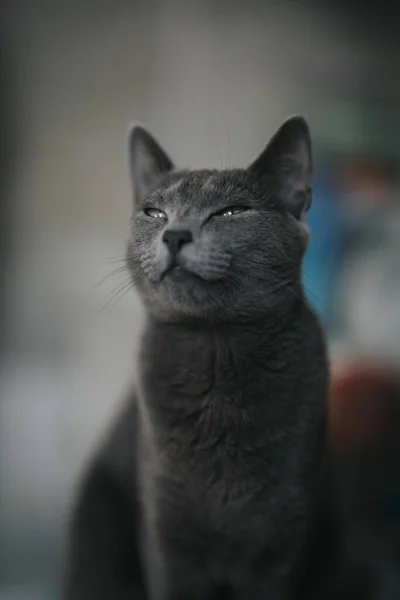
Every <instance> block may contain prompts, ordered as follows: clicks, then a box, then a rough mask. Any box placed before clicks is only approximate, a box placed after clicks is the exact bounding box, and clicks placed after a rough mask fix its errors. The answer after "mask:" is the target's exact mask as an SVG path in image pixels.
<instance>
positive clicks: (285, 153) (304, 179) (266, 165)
mask: <svg viewBox="0 0 400 600" xmlns="http://www.w3.org/2000/svg"><path fill="white" fill-rule="evenodd" d="M249 170H250V171H251V172H252V174H253V175H254V176H255V177H256V178H257V179H260V181H261V182H264V183H265V186H266V188H267V189H268V192H269V193H271V194H273V195H275V196H276V197H277V199H279V200H281V201H282V202H283V203H284V205H285V208H286V210H287V211H288V212H289V213H290V214H291V215H293V217H295V218H296V219H297V220H299V221H305V215H306V212H307V210H308V209H309V208H310V205H311V186H312V177H313V166H312V149H311V136H310V130H309V127H308V124H307V121H306V120H305V119H304V118H303V117H298V116H295V117H291V118H289V119H287V120H286V121H285V122H284V123H283V124H282V125H281V127H280V128H279V129H278V131H277V132H276V133H275V135H274V136H273V137H272V139H271V141H270V142H269V144H268V145H267V147H266V148H265V149H264V151H263V152H262V153H261V154H260V156H259V157H258V158H257V159H256V160H255V161H254V162H253V164H251V165H250V167H249Z"/></svg>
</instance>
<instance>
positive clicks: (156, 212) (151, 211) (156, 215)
mask: <svg viewBox="0 0 400 600" xmlns="http://www.w3.org/2000/svg"><path fill="white" fill-rule="evenodd" d="M144 214H145V215H147V216H148V217H152V218H153V219H166V218H167V213H165V212H164V211H163V210H160V209H159V208H145V209H144Z"/></svg>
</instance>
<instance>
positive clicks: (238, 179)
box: [158, 169, 250, 205]
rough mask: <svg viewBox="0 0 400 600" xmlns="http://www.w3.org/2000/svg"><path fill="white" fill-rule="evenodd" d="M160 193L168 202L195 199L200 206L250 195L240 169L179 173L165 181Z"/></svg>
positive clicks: (182, 201) (172, 174)
mask: <svg viewBox="0 0 400 600" xmlns="http://www.w3.org/2000/svg"><path fill="white" fill-rule="evenodd" d="M158 191H159V193H161V195H162V197H163V199H164V200H165V201H167V202H171V203H184V202H185V201H187V200H189V199H195V200H196V204H198V205H202V204H204V205H207V204H208V203H210V202H214V201H215V199H216V198H220V199H224V198H229V197H231V196H233V195H236V196H237V195H239V194H240V195H246V194H249V193H250V189H249V186H248V182H247V179H246V176H245V173H244V172H243V171H241V170H239V169H238V170H230V171H218V170H201V171H200V170H199V171H177V172H174V173H171V174H170V175H169V176H168V177H167V178H166V179H165V180H164V181H163V184H162V186H161V187H160V188H159V190H158Z"/></svg>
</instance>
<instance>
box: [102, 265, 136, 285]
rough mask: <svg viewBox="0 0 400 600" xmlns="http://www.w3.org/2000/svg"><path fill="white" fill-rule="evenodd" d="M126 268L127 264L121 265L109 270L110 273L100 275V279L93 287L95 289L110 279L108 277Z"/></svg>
mask: <svg viewBox="0 0 400 600" xmlns="http://www.w3.org/2000/svg"><path fill="white" fill-rule="evenodd" d="M127 269H128V266H127V265H123V266H122V267H118V268H117V269H114V270H113V271H111V273H108V274H107V275H105V276H104V277H102V279H100V281H98V282H97V283H96V285H95V286H94V289H97V288H98V287H100V286H101V285H102V284H103V283H104V282H105V281H107V280H108V279H110V277H114V276H115V275H118V273H123V272H124V271H126V270H127Z"/></svg>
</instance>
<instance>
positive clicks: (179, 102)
mask: <svg viewBox="0 0 400 600" xmlns="http://www.w3.org/2000/svg"><path fill="white" fill-rule="evenodd" d="M396 4H397V3H394V2H393V3H391V2H385V1H384V0H381V1H380V2H379V3H377V2H372V1H371V2H370V3H366V2H359V3H346V4H344V3H340V2H325V1H324V0H319V1H318V2H314V3H312V2H306V1H301V2H285V1H283V0H282V1H281V2H278V1H272V0H263V1H259V2H257V1H254V0H248V1H247V2H246V3H245V2H237V1H236V2H235V1H234V0H230V1H228V0H204V1H201V0H199V1H197V2H194V1H191V0H181V1H178V0H171V1H169V2H167V1H162V0H149V1H147V2H142V3H139V2H135V0H130V1H129V2H128V1H125V0H113V1H112V2H111V1H110V0H109V1H107V0H79V2H78V1H77V0H52V1H50V0H48V1H46V0H12V2H11V1H9V0H3V1H2V3H1V5H0V46H1V49H0V120H1V123H0V134H1V140H0V161H1V164H0V193H1V205H0V227H1V236H0V277H1V284H0V303H1V306H0V370H1V377H0V539H1V543H0V600H36V599H40V600H58V598H59V597H60V593H59V588H60V576H61V571H62V558H63V553H64V550H65V541H66V536H65V523H66V518H67V515H68V511H69V508H70V504H71V499H72V498H73V494H74V492H75V489H76V482H77V478H78V477H79V475H80V473H81V472H82V469H83V467H84V464H85V461H86V460H87V458H88V457H89V455H90V452H91V451H92V449H93V447H94V446H93V445H94V444H95V443H96V440H98V439H99V436H100V435H101V434H102V432H103V430H104V428H105V426H106V424H107V423H108V420H109V418H110V416H111V415H112V414H113V412H114V410H115V409H116V407H117V406H118V404H119V403H120V402H121V400H122V399H123V395H124V393H125V391H126V389H127V388H128V386H129V384H130V382H131V381H132V379H134V376H135V375H134V367H133V355H134V348H135V344H136V342H137V335H138V330H139V329H140V325H141V309H140V306H139V304H138V301H137V299H136V298H135V296H134V294H133V292H132V291H129V293H128V294H125V295H124V288H123V283H124V276H123V275H121V276H120V275H119V274H118V273H114V274H113V271H114V269H116V268H118V267H119V266H120V265H121V262H120V259H121V258H122V257H123V255H124V251H125V241H126V239H127V234H128V231H129V217H130V189H129V179H128V170H127V164H126V163H127V161H126V155H125V142H126V139H125V135H126V129H127V125H128V123H129V122H130V121H131V120H138V121H141V122H144V123H146V124H147V125H148V126H149V128H150V129H151V131H152V132H153V133H154V134H155V136H156V137H157V138H158V139H159V140H160V142H161V143H162V144H163V145H164V147H166V149H167V150H168V152H169V153H170V155H171V156H172V157H173V158H174V159H175V161H176V162H177V163H178V164H180V165H182V166H192V167H207V166H216V167H221V166H223V167H229V166H245V165H246V164H247V163H249V162H250V161H251V160H252V158H254V156H256V155H257V154H258V152H259V151H260V150H261V148H262V147H263V146H264V145H265V143H266V142H267V140H268V138H269V136H270V135H271V134H272V133H273V132H274V130H275V129H276V128H277V127H278V125H279V124H280V122H281V121H282V120H283V119H284V118H286V117H287V116H288V115H291V114H293V113H301V114H304V115H305V116H306V117H307V118H308V119H309V121H310V124H311V127H312V132H313V136H314V143H315V157H316V180H315V191H314V202H313V206H312V209H311V211H310V226H311V231H312V242H311V246H310V248H309V251H308V254H307V257H306V261H305V265H304V285H305V288H306V293H307V295H308V297H309V299H310V301H311V303H312V304H313V305H314V307H315V309H316V310H317V312H318V313H319V315H320V316H321V319H322V320H323V322H324V324H325V327H326V329H327V334H328V341H329V348H330V353H331V357H332V365H333V382H332V394H331V416H332V419H331V432H332V440H333V442H334V447H335V451H336V456H337V467H338V480H339V481H340V486H339V488H338V489H339V492H340V494H339V495H340V501H341V505H342V507H343V510H342V515H343V523H344V524H345V527H346V531H347V534H348V548H349V553H350V554H351V556H352V557H353V559H354V564H355V565H356V568H355V569H353V570H352V572H351V573H350V574H349V579H354V578H355V579H357V577H358V578H364V580H367V579H368V584H367V589H368V593H370V594H372V595H371V596H367V592H365V595H364V596H362V598H367V597H371V598H379V599H385V600H389V599H392V598H393V599H394V598H399V597H400V591H399V590H400V584H399V579H400V570H399V555H400V532H399V527H400V525H399V523H400V467H399V460H400V442H399V440H400V436H399V431H400V425H399V418H400V417H399V412H400V409H399V402H400V391H399V389H400V385H399V379H398V368H399V366H400V187H399V167H400V142H399V140H400V111H399V106H400V104H399V101H400V78H399V76H398V75H399V68H398V65H399V60H400V42H399V35H398V32H399V30H398V28H399V23H400V6H398V5H396ZM103 278H106V279H104V280H103V281H102V279H103ZM366 573H367V574H368V577H367V575H366ZM373 594H375V595H373Z"/></svg>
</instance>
